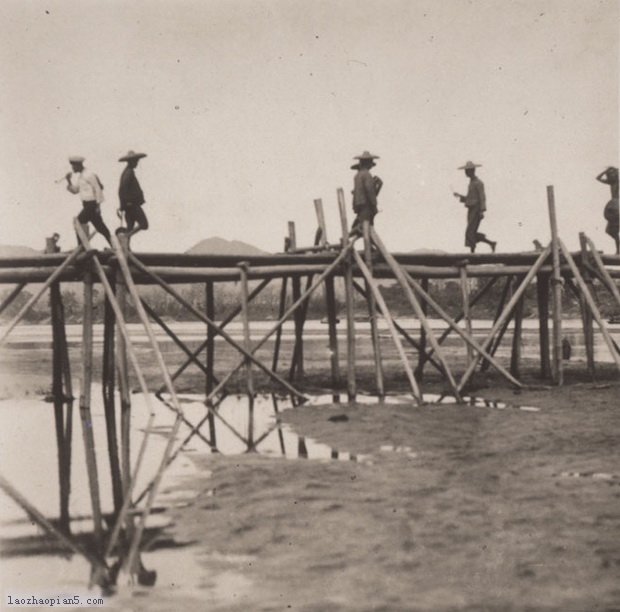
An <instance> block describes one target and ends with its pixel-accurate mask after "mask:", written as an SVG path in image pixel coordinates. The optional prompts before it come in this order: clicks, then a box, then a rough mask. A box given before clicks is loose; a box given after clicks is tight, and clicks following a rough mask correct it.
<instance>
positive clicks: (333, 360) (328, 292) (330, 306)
mask: <svg viewBox="0 0 620 612" xmlns="http://www.w3.org/2000/svg"><path fill="white" fill-rule="evenodd" d="M325 302H326V307H327V327H328V332H329V363H330V367H331V376H332V381H331V382H332V390H333V391H334V397H333V399H334V401H335V402H337V401H339V400H340V395H338V394H337V393H336V391H337V390H338V389H340V363H339V360H338V331H337V329H336V322H337V321H336V318H337V313H336V291H335V288H334V277H333V275H331V276H328V277H327V278H326V279H325Z"/></svg>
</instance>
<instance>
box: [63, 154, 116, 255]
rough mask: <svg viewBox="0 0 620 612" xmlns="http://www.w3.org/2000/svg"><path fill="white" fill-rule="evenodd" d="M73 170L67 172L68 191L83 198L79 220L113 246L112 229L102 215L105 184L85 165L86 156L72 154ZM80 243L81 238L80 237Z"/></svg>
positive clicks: (70, 159)
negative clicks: (91, 225)
mask: <svg viewBox="0 0 620 612" xmlns="http://www.w3.org/2000/svg"><path fill="white" fill-rule="evenodd" d="M69 163H70V164H71V172H69V173H67V175H66V176H65V179H66V181H67V191H69V192H70V193H73V194H75V195H79V196H80V200H82V210H81V211H80V214H79V215H78V216H77V220H78V221H79V222H80V224H81V225H82V227H84V228H86V226H87V225H88V223H89V222H90V223H92V224H93V227H94V228H95V229H96V230H97V231H98V232H99V233H100V234H101V235H102V236H103V237H104V238H105V239H106V240H107V241H108V243H109V244H110V246H112V242H111V237H110V230H109V229H108V226H107V225H106V224H105V223H104V221H103V218H102V216H101V203H102V202H103V185H102V184H101V181H100V180H99V177H98V176H97V175H96V174H95V173H94V172H92V170H88V169H87V168H85V167H84V158H83V157H82V156H81V155H72V156H71V157H70V158H69ZM78 244H80V239H79V238H78Z"/></svg>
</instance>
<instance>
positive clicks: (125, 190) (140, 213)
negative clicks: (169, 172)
mask: <svg viewBox="0 0 620 612" xmlns="http://www.w3.org/2000/svg"><path fill="white" fill-rule="evenodd" d="M143 157H146V153H135V152H134V151H129V152H128V153H127V155H123V157H121V158H119V160H118V161H119V162H127V165H126V166H125V169H124V170H123V172H122V174H121V180H120V184H119V187H118V199H119V201H120V208H119V213H120V214H123V213H124V214H125V221H126V223H127V232H128V237H131V236H133V235H134V234H135V233H136V232H139V231H140V230H146V229H148V227H149V222H148V219H147V218H146V215H145V214H144V210H142V206H143V205H144V202H145V199H144V193H143V192H142V187H140V183H139V182H138V178H137V177H136V173H135V169H136V168H137V167H138V162H139V161H140V160H141V159H142V158H143ZM136 225H137V227H136Z"/></svg>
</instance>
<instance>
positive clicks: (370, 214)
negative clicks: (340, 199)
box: [351, 206, 377, 235]
mask: <svg viewBox="0 0 620 612" xmlns="http://www.w3.org/2000/svg"><path fill="white" fill-rule="evenodd" d="M355 212H356V213H357V216H356V217H355V219H354V220H353V225H352V226H351V233H359V234H360V235H361V234H362V227H363V225H364V221H368V222H369V223H370V225H374V224H375V217H376V215H377V211H376V210H375V209H374V208H370V207H369V206H363V207H362V208H358V209H357V211H355Z"/></svg>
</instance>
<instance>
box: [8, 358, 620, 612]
mask: <svg viewBox="0 0 620 612" xmlns="http://www.w3.org/2000/svg"><path fill="white" fill-rule="evenodd" d="M287 348H290V347H287ZM34 353H35V352H34V351H25V352H24V353H23V354H21V351H20V352H18V353H16V352H15V351H13V352H10V353H7V352H5V353H3V363H2V369H3V372H4V373H5V378H4V381H5V384H6V385H7V387H6V389H9V388H10V385H13V389H14V390H15V391H17V392H23V393H26V392H27V393H32V392H34V391H36V390H37V386H36V385H38V387H39V390H42V389H45V388H48V385H49V371H50V369H51V368H49V367H48V366H49V363H47V359H48V357H46V356H45V354H44V352H42V353H41V354H39V355H38V357H37V356H36V355H35V354H34ZM366 354H368V353H366ZM221 355H222V358H223V359H222V361H221V362H220V363H219V365H220V367H221V370H222V371H225V370H226V368H227V367H228V366H229V364H230V363H231V361H230V360H231V359H233V357H232V356H230V355H229V354H228V353H223V352H222V353H221ZM26 356H27V359H26V358H25V357H26ZM16 357H18V358H17V359H16ZM168 357H171V358H172V362H175V359H176V360H178V359H180V357H179V356H178V355H177V357H174V356H173V355H172V354H171V355H168ZM141 358H142V359H143V361H144V363H145V365H146V366H147V372H148V374H149V379H150V380H151V382H152V383H154V382H155V381H156V380H158V377H157V375H156V371H155V369H154V368H153V367H152V365H151V366H149V363H148V352H146V351H144V352H143V353H141ZM265 359H266V360H267V359H268V358H265ZM177 362H178V361H177ZM387 363H388V367H387V378H386V380H387V386H388V388H389V389H391V390H400V391H404V390H406V382H405V378H404V375H403V373H402V371H401V370H400V368H399V367H398V366H397V364H396V362H395V361H394V355H391V354H388V355H387ZM306 366H307V378H306V384H307V385H308V386H309V387H320V386H321V385H322V384H323V383H324V381H325V379H326V377H325V373H324V369H325V359H324V356H323V355H322V354H321V353H320V352H317V351H309V353H308V359H307V362H306ZM282 369H283V370H284V371H286V364H284V365H283V368H282ZM458 369H459V365H458V361H457V370H458ZM461 369H462V367H461ZM74 371H75V372H76V377H77V378H79V374H78V373H79V369H75V370H74ZM359 374H360V386H361V387H366V388H372V380H373V375H372V362H371V360H370V359H366V360H365V361H363V362H361V363H360V368H359ZM524 379H525V380H526V382H528V383H529V384H532V385H539V384H540V380H539V379H538V377H537V365H536V364H535V362H525V363H524ZM33 381H36V384H35V383H34V382H33ZM259 382H260V383H261V384H262V383H264V380H263V379H261V378H260V377H259ZM183 383H184V385H186V386H187V387H188V388H191V387H192V385H194V386H196V385H199V384H201V381H200V376H199V375H197V374H190V375H189V377H188V378H185V379H183ZM566 383H567V384H566V386H564V387H563V388H559V389H558V388H549V387H547V388H542V387H541V388H540V389H538V390H527V391H523V392H521V393H518V394H516V393H514V391H513V390H512V389H510V388H509V387H508V386H507V385H506V384H504V383H503V382H502V381H501V380H500V379H499V378H498V376H497V375H495V374H493V373H489V374H485V375H481V376H478V377H477V378H476V381H475V387H476V389H477V390H476V395H479V396H483V397H486V398H488V399H493V400H496V399H498V400H505V401H506V402H508V403H509V404H514V405H515V406H516V405H520V406H534V407H536V408H539V409H540V410H539V411H524V410H520V409H518V408H516V407H508V408H505V409H501V410H500V409H498V408H494V407H485V408H480V407H472V406H450V405H443V406H436V407H422V408H416V407H414V406H413V405H412V404H403V405H393V404H385V405H383V406H367V405H362V404H352V405H347V404H340V405H332V406H326V407H312V406H302V407H300V408H298V409H295V410H289V411H285V412H284V413H282V419H283V421H284V422H286V423H289V424H290V425H291V426H292V427H293V428H294V430H295V431H296V432H297V433H298V434H299V435H302V436H306V437H308V438H312V439H314V440H316V441H319V442H322V443H324V444H327V445H329V446H331V447H332V448H334V449H337V450H339V451H341V452H347V453H353V454H354V455H355V456H356V458H357V461H351V460H348V461H333V460H332V461H316V460H302V459H299V460H287V459H282V458H268V457H263V456H258V455H254V454H246V455H241V456H235V457H222V456H217V455H213V456H209V457H202V458H196V459H195V460H196V462H197V464H198V466H199V468H200V470H201V472H202V475H200V476H197V477H192V478H191V479H189V480H187V481H185V482H183V483H181V484H180V485H179V487H180V488H182V489H184V490H187V489H189V490H190V491H192V493H191V495H190V497H191V499H192V502H191V504H190V505H189V506H187V507H184V508H177V509H174V510H170V511H169V513H170V516H171V517H172V519H173V521H174V525H173V527H172V529H171V533H172V534H173V535H174V537H175V539H176V540H177V541H179V542H187V543H190V545H189V546H188V547H187V548H185V549H183V552H182V553H181V552H180V553H179V555H180V557H177V558H181V559H187V560H195V561H196V563H195V564H194V570H192V571H191V572H190V570H189V565H188V566H187V568H188V569H187V573H188V574H190V573H191V576H189V577H188V576H186V577H185V578H186V579H185V581H184V586H183V587H181V588H180V587H179V585H178V584H175V582H174V581H175V577H174V573H173V572H170V571H168V570H166V569H165V568H157V567H155V569H159V578H158V585H157V594H156V596H154V594H151V595H149V594H148V593H146V591H145V590H144V589H136V590H134V591H123V592H121V593H120V594H119V596H117V597H116V598H114V599H112V600H110V601H109V604H110V605H111V606H112V607H113V609H114V608H116V609H123V610H145V611H146V610H149V611H151V612H152V611H161V612H163V611H168V610H173V609H174V610H189V609H208V610H209V611H210V612H213V611H215V612H224V611H230V612H237V611H239V612H240V611H244V612H245V611H248V610H252V611H255V610H256V611H267V610H273V611H279V610H289V609H290V610H304V611H306V612H309V611H316V612H323V611H339V612H358V611H369V612H370V611H371V610H372V611H378V610H384V611H386V612H387V611H390V612H392V611H396V612H398V611H401V610H403V611H404V610H410V611H418V610H419V611H442V612H443V611H446V612H447V611H451V610H470V611H472V612H473V611H480V610H489V611H494V612H495V611H498V610H515V611H516V610H523V611H525V610H558V611H560V610H561V611H565V610H568V611H575V612H576V611H578V610H579V611H588V612H589V611H595V610H620V586H619V585H620V450H619V449H620V410H619V404H620V402H619V401H618V400H619V397H620V384H619V383H618V382H617V374H616V372H615V370H614V369H613V368H612V367H610V366H604V367H602V368H600V370H599V378H598V381H597V383H592V382H588V380H587V375H586V373H585V367H584V364H567V377H566ZM236 384H237V385H240V384H241V381H237V383H236ZM440 387H441V383H440V382H439V381H438V379H437V376H436V375H435V374H434V373H433V371H432V370H430V371H429V375H428V376H427V384H425V391H437V390H438V389H439V388H440ZM334 416H337V417H338V418H337V419H335V420H334V419H332V420H330V419H331V418H332V417H334ZM182 566H183V562H182V561H181V567H182ZM177 569H178V568H177ZM181 571H182V572H184V571H185V570H183V569H182V570H181ZM189 583H191V585H192V588H191V589H190V588H187V585H188V584H189Z"/></svg>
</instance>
